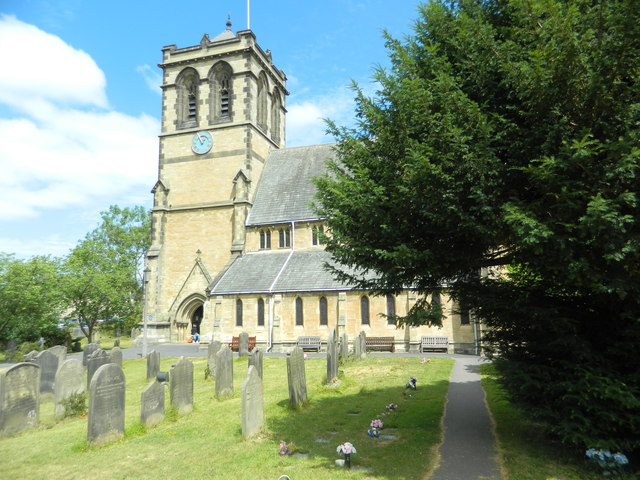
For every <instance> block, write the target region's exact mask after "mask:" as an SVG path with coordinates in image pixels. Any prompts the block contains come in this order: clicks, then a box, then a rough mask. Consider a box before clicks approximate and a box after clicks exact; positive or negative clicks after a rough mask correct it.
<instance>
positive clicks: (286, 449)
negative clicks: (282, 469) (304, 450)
mask: <svg viewBox="0 0 640 480" xmlns="http://www.w3.org/2000/svg"><path fill="white" fill-rule="evenodd" d="M294 451H295V445H294V444H293V442H290V443H289V445H287V443H286V442H280V452H278V453H279V454H280V455H293V452H294Z"/></svg>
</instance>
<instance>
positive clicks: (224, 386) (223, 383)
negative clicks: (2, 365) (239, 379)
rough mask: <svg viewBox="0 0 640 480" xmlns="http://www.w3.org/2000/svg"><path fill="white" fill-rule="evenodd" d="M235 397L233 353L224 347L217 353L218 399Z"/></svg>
mask: <svg viewBox="0 0 640 480" xmlns="http://www.w3.org/2000/svg"><path fill="white" fill-rule="evenodd" d="M232 395H233V352H232V351H231V349H230V348H229V347H228V346H227V345H223V346H222V347H221V348H220V350H218V353H216V397H218V398H219V399H222V398H227V397H231V396H232Z"/></svg>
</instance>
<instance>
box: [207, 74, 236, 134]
mask: <svg viewBox="0 0 640 480" xmlns="http://www.w3.org/2000/svg"><path fill="white" fill-rule="evenodd" d="M232 76H233V70H232V69H231V66H230V65H229V64H228V63H226V62H218V63H216V64H215V65H214V66H213V68H212V69H211V72H210V73H209V123H220V122H229V121H231V107H232V105H231V102H232Z"/></svg>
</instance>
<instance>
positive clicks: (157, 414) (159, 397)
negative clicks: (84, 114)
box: [140, 382, 164, 427]
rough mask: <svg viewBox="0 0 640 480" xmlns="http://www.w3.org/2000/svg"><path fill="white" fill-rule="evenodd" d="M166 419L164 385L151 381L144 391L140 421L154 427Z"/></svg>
mask: <svg viewBox="0 0 640 480" xmlns="http://www.w3.org/2000/svg"><path fill="white" fill-rule="evenodd" d="M162 420H164V386H163V385H162V384H161V383H158V382H151V383H150V384H149V385H148V386H147V388H145V389H144V390H143V391H142V395H141V402H140V423H141V424H142V425H144V426H145V427H152V426H154V425H157V424H158V423H160V422H162Z"/></svg>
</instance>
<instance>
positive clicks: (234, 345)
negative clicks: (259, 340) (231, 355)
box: [229, 337, 256, 352]
mask: <svg viewBox="0 0 640 480" xmlns="http://www.w3.org/2000/svg"><path fill="white" fill-rule="evenodd" d="M255 347H256V337H249V351H250V352H251V351H253V349H254V348H255ZM229 348H230V349H231V350H233V351H234V352H237V351H239V350H240V337H233V338H232V339H231V343H229Z"/></svg>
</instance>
